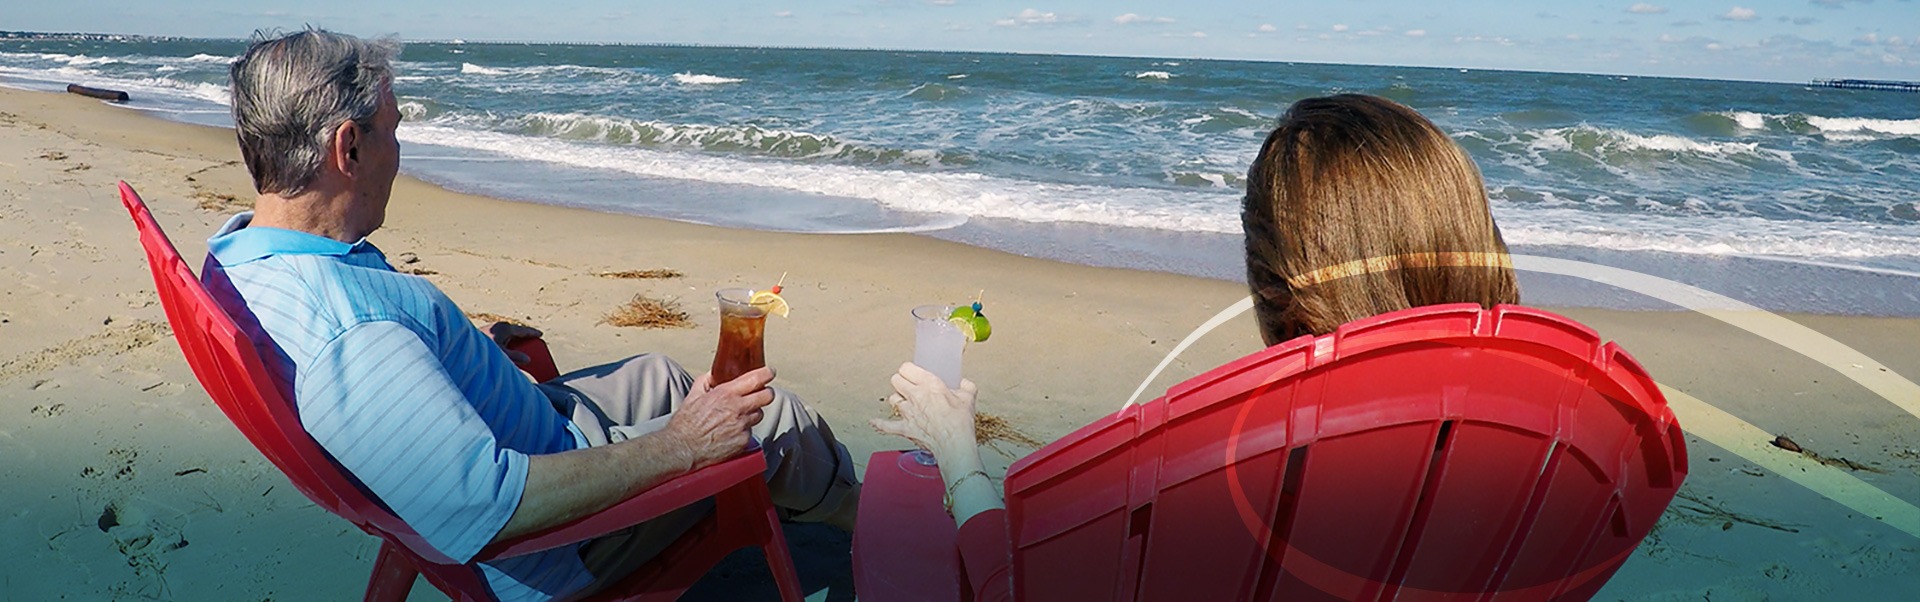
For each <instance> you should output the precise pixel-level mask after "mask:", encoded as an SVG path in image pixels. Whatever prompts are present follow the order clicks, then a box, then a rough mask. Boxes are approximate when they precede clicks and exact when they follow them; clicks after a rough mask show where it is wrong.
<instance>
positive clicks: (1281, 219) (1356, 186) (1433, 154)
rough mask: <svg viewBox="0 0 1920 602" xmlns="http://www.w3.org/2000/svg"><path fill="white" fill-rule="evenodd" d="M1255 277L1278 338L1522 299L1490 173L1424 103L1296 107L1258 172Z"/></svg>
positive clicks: (1363, 100)
mask: <svg viewBox="0 0 1920 602" xmlns="http://www.w3.org/2000/svg"><path fill="white" fill-rule="evenodd" d="M1240 219H1241V224H1242V226H1243V228H1244V229H1245V231H1246V236H1247V284H1248V285H1249V286H1250V287H1251V288H1252V289H1253V292H1254V293H1255V295H1254V308H1255V310H1256V311H1255V313H1256V314H1257V315H1258V316H1259V319H1260V332H1261V336H1262V337H1264V338H1265V339H1266V342H1267V343H1268V344H1270V345H1271V344H1275V343H1279V342H1281V341H1285V340H1287V339H1291V338H1293V337H1296V336H1300V335H1304V334H1326V333H1329V332H1332V331H1333V330H1334V329H1335V328H1337V327H1339V326H1340V325H1341V324H1345V323H1347V322H1350V321H1353V320H1358V319H1361V318H1365V317H1368V316H1374V315H1378V314H1383V313H1387V312H1391V311H1396V310H1401V309H1407V308H1410V307H1419V306H1422V305H1435V304H1441V303H1478V304H1480V305H1481V306H1483V307H1492V306H1493V305H1495V304H1499V303H1518V302H1519V301H1520V289H1519V286H1518V285H1517V284H1515V282H1514V275H1513V267H1512V264H1511V261H1510V260H1509V259H1508V257H1507V245H1506V243H1505V242H1503V241H1502V240H1501V239H1500V229H1499V228H1498V227H1496V226H1495V225H1494V223H1493V215H1492V213H1491V212H1490V211H1489V209H1488V207H1487V193H1486V187H1485V185H1484V184H1482V182H1481V180H1480V170H1479V169H1478V168H1476V167H1474V164H1473V160H1472V159H1469V158H1468V157H1467V154H1466V152H1465V151H1463V150H1461V149H1460V146H1459V145H1458V144H1455V143H1454V142H1453V139H1452V138H1448V137H1447V135H1446V134H1445V133H1443V132H1441V131H1440V129H1439V128H1437V127H1434V125H1433V123H1432V122H1430V121H1427V119H1426V118H1425V117H1422V116H1421V115H1420V114H1419V113H1417V112H1415V111H1414V110H1413V109H1410V108H1407V107H1405V106H1403V105H1400V104H1398V103H1395V102H1393V101H1390V100H1387V99H1384V98H1378V97H1373V96H1364V95H1358V94H1342V95H1339V96H1329V97H1325V98H1309V99H1306V100H1301V101H1299V102H1296V103H1294V104H1293V106H1292V107H1290V108H1288V109H1287V114H1286V116H1284V117H1282V118H1281V120H1280V127H1279V128H1277V129H1275V130H1274V131H1273V133H1272V134H1271V135H1269V136H1267V141H1266V143H1265V144H1264V145H1262V146H1261V148H1260V156H1259V157H1258V158H1256V159H1254V162H1253V167H1252V168H1251V169H1250V170H1248V173H1247V198H1246V203H1245V205H1244V206H1243V207H1242V209H1241V214H1240Z"/></svg>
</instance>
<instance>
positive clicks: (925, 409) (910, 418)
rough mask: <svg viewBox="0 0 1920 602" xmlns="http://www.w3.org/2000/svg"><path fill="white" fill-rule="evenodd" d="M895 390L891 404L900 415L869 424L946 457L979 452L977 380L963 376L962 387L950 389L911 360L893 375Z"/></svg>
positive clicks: (937, 455)
mask: <svg viewBox="0 0 1920 602" xmlns="http://www.w3.org/2000/svg"><path fill="white" fill-rule="evenodd" d="M893 390H894V394H893V396H891V397H888V398H887V403H888V404H890V405H892V406H893V410H894V412H895V413H896V414H897V416H895V417H894V418H893V419H891V420H881V419H878V418H875V419H873V420H872V421H870V422H869V423H868V424H871V425H873V429H874V430H876V431H880V432H882V433H886V434H889V435H895V436H899V437H905V438H907V440H909V441H912V442H913V443H914V445H918V446H920V448H921V449H925V450H927V451H930V452H933V455H934V457H936V458H940V459H942V460H945V459H948V458H954V457H957V456H961V455H963V454H967V453H978V449H977V445H976V443H975V441H974V427H973V401H974V396H975V395H976V394H977V393H978V392H979V388H978V387H975V386H974V384H973V381H970V380H965V379H962V380H961V381H960V389H959V390H954V389H949V388H947V385H946V383H944V382H941V381H940V377H938V376H934V375H933V373H932V372H928V371H926V369H924V368H921V367H919V366H916V365H914V364H913V363H912V362H908V363H905V364H901V365H900V371H899V372H898V373H896V374H894V375H893Z"/></svg>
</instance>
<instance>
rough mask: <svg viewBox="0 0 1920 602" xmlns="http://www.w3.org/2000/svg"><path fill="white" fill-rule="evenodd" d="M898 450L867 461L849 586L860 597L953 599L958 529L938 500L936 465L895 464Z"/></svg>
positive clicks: (957, 582)
mask: <svg viewBox="0 0 1920 602" xmlns="http://www.w3.org/2000/svg"><path fill="white" fill-rule="evenodd" d="M900 457H901V452H897V451H883V452H877V453H875V454H873V456H872V457H871V458H870V459H868V460H867V475H866V479H865V480H864V481H863V482H862V483H861V490H860V514H859V516H857V517H856V518H855V521H856V523H855V528H854V530H853V578H854V586H853V587H854V591H858V592H860V599H861V600H862V601H863V602H887V601H890V600H913V601H925V602H947V601H952V602H958V601H959V600H960V599H961V589H962V584H961V571H960V553H959V548H958V547H956V546H957V545H958V539H959V535H960V529H959V528H958V527H956V526H954V524H953V517H952V516H950V515H948V514H947V510H946V508H944V507H942V506H941V504H940V499H941V496H942V495H944V494H945V493H946V484H945V483H944V482H943V481H941V480H940V470H939V468H937V467H931V466H928V467H920V466H913V467H912V468H913V469H914V470H913V472H909V471H908V470H906V469H903V468H901V466H900Z"/></svg>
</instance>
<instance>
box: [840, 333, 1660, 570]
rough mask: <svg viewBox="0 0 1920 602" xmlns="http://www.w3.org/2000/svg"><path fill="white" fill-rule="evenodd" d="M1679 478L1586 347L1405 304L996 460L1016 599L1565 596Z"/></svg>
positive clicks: (1648, 401)
mask: <svg viewBox="0 0 1920 602" xmlns="http://www.w3.org/2000/svg"><path fill="white" fill-rule="evenodd" d="M885 468H886V465H882V464H879V463H876V464H874V465H871V466H869V472H868V474H869V478H873V475H874V473H875V470H876V469H882V470H884V469H885ZM1685 477H1686V449H1685V441H1684V438H1683V437H1682V434H1681V432H1680V429H1679V426H1678V425H1677V424H1676V423H1675V421H1674V417H1673V413H1672V411H1671V410H1670V409H1668V408H1667V407H1666V401H1665V399H1664V398H1663V397H1661V395H1660V393H1659V390H1658V387H1657V386H1656V385H1655V384H1654V382H1653V380H1652V378H1650V377H1649V376H1648V375H1647V374H1646V372H1645V370H1644V369H1642V368H1641V367H1640V366H1639V364H1638V363H1636V362H1634V361H1633V359H1632V358H1631V357H1630V356H1628V355H1626V353H1625V352H1623V351H1620V350H1619V348H1618V347H1617V346H1615V345H1613V344H1610V343H1609V344H1604V345H1603V344H1602V342H1601V340H1600V338H1599V336H1598V335H1597V334H1596V333H1594V332H1593V331H1592V330H1591V329H1589V328H1587V327H1585V326H1583V325H1580V324H1578V323H1576V322H1573V321H1571V320H1568V319H1566V318H1563V317H1560V316H1556V315H1553V314H1551V313H1548V312H1544V311H1541V310H1537V309H1532V308H1525V307H1515V306H1500V307H1496V308H1494V309H1491V310H1485V309H1482V308H1480V307H1478V306H1475V305H1471V304H1462V305H1445V306H1433V307H1422V308H1416V309H1411V310H1406V311H1401V312H1395V313H1392V314H1386V315H1381V316H1375V317H1373V318H1369V319H1365V320H1359V321H1356V322H1354V323H1352V324H1348V325H1345V326H1342V327H1341V328H1340V329H1338V330H1337V331H1336V332H1334V333H1333V334H1329V335H1326V336H1322V337H1302V338H1300V339H1296V340H1293V341H1288V342H1285V343H1282V344H1280V345H1276V346H1274V347H1271V348H1269V349H1267V350H1265V351H1262V352H1259V353H1255V354H1253V355H1250V356H1248V357H1245V358H1241V359H1239V360H1236V361H1234V362H1231V363H1229V364H1227V365H1225V366H1221V367H1220V368H1218V369H1215V370H1213V371H1210V372H1208V373H1206V374H1202V375H1200V376H1197V377H1194V378H1193V379H1190V380H1188V381H1187V382H1184V383H1181V384H1178V385H1174V386H1173V387H1172V388H1170V389H1169V390H1168V393H1167V395H1166V397H1164V398H1161V399H1157V400H1154V401H1152V402H1150V403H1148V404H1145V405H1143V406H1138V407H1136V408H1129V409H1128V410H1125V411H1123V412H1121V413H1119V414H1116V415H1114V416H1110V417H1108V418H1105V419H1102V420H1099V421H1096V422H1095V423H1094V424H1092V425H1089V426H1087V427H1085V428H1082V429H1080V430H1078V431H1076V432H1074V433H1073V434H1070V435H1068V436H1066V437H1064V438H1062V439H1061V440H1059V441H1056V442H1054V443H1053V444H1050V445H1048V446H1046V447H1044V448H1042V449H1041V450H1039V451H1037V452H1035V453H1034V454H1032V455H1030V456H1028V457H1026V458H1023V459H1021V460H1020V461H1018V462H1015V463H1014V465H1013V467H1012V468H1011V469H1010V470H1009V471H1008V473H1007V478H1006V492H1007V504H1008V522H1009V525H1008V527H1009V529H1010V531H1011V533H1010V538H1011V541H1012V546H1011V548H1010V550H1011V554H1012V569H1013V571H1012V573H1013V581H1014V583H1013V591H1014V592H1015V594H1016V597H1017V599H1021V600H1051V599H1074V600H1188V599H1241V600H1288V601H1298V600H1342V599H1364V600H1372V599H1394V600H1488V599H1493V600H1528V601H1535V600H1584V599H1587V598H1588V597H1590V596H1592V595H1593V593H1594V592H1596V591H1598V590H1599V588H1600V587H1601V586H1602V585H1603V584H1605V582H1606V580H1607V579H1608V578H1609V577H1611V576H1612V574H1613V573H1614V572H1615V571H1617V570H1618V569H1619V567H1620V565H1621V563H1623V562H1625V560H1626V558H1627V556H1628V555H1630V554H1631V553H1632V551H1633V549H1634V548H1635V547H1636V546H1637V545H1638V544H1639V542H1640V540H1641V539H1642V538H1644V537H1645V536H1646V534H1647V533H1648V531H1649V530H1650V529H1651V528H1652V526H1653V523H1654V521H1656V520H1658V518H1659V516H1660V514H1661V513H1662V512H1663V511H1664V510H1665V508H1666V506H1667V505H1668V504H1669V503H1670V502H1671V501H1672V499H1673V496H1674V494H1675V492H1676V491H1677V490H1678V487H1679V486H1680V484H1681V483H1682V482H1683V481H1684V479H1685ZM875 494H878V495H885V493H884V492H870V497H869V501H868V503H869V504H873V503H875V500H874V499H873V495H875ZM874 507H876V506H869V508H874ZM877 507H881V508H884V507H885V506H877ZM864 511H865V510H864V509H863V512H864ZM880 511H884V510H880ZM873 539H874V538H867V537H856V546H855V550H854V554H855V557H856V563H858V562H859V560H858V559H859V558H860V557H861V555H862V554H863V553H865V551H864V550H863V549H862V547H863V546H862V542H867V541H872V540H873Z"/></svg>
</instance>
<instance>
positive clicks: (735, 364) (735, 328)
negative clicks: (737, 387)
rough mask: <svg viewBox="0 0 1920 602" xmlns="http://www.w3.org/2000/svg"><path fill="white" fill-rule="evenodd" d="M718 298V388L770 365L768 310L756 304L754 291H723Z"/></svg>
mask: <svg viewBox="0 0 1920 602" xmlns="http://www.w3.org/2000/svg"><path fill="white" fill-rule="evenodd" d="M714 297H715V298H717V299H719V301H720V343H719V344H718V345H717V346H715V347H714V350H713V384H716V385H717V384H720V383H724V382H728V381H731V380H733V379H736V378H739V377H740V375H742V374H746V373H748V372H752V371H754V370H759V369H760V368H762V367H765V366H766V365H767V351H766V346H765V344H764V336H765V334H766V331H767V309H766V308H765V307H762V306H758V305H754V304H753V302H752V299H753V290H751V289H744V288H726V289H720V290H719V291H718V292H715V293H714Z"/></svg>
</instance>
